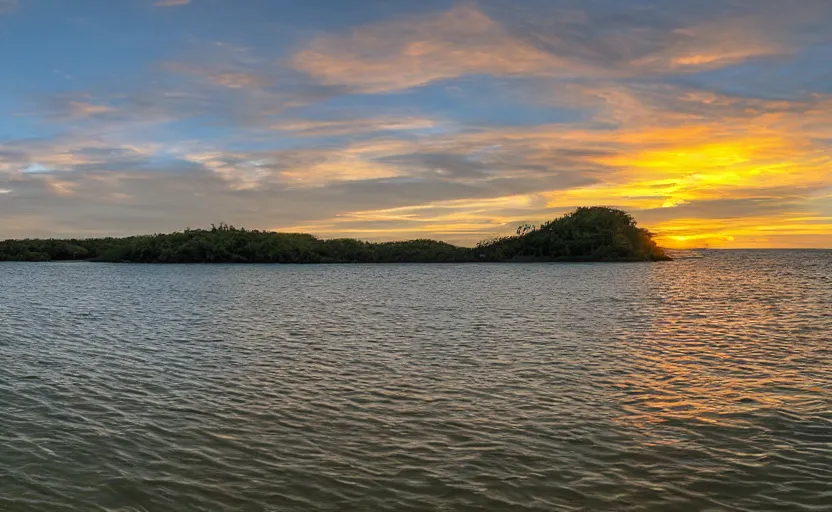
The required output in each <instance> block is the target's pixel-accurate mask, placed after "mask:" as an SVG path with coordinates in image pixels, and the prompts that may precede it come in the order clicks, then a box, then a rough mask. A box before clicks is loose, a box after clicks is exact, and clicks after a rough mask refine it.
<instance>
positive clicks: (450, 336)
mask: <svg viewBox="0 0 832 512" xmlns="http://www.w3.org/2000/svg"><path fill="white" fill-rule="evenodd" d="M713 254H715V256H713V257H712V256H710V255H709V256H708V257H707V258H703V259H697V260H684V259H683V260H679V261H677V262H674V263H670V264H666V265H665V264H662V265H642V264H633V265H516V266H513V265H470V266H465V265H463V266H453V265H447V266H446V265H435V266H422V265H412V266H407V265H403V266H396V265H391V266H324V267H314V266H313V267H292V266H289V267H270V266H250V267H249V266H174V267H165V266H158V267H153V266H127V265H125V266H120V265H114V266H108V265H19V264H14V265H0V318H2V319H3V322H4V323H3V325H4V329H3V330H0V346H2V348H3V350H2V351H0V404H3V405H4V407H5V409H4V411H3V412H4V414H2V415H0V509H4V510H5V509H9V510H14V509H16V508H17V509H26V508H27V507H29V508H30V509H37V510H73V509H74V510H93V509H96V508H101V507H104V508H105V509H107V508H109V509H116V510H117V509H122V510H123V509H128V510H129V508H126V507H132V509H138V510H142V509H145V510H217V509H229V510H234V509H240V510H273V509H280V510H314V509H323V510H336V509H338V510H345V509H355V510H397V511H398V510H429V509H445V510H507V509H510V510H556V509H557V510H561V509H562V510H704V509H714V510H722V509H738V510H755V511H756V510H777V509H781V510H784V509H785V510H801V509H806V510H813V508H812V507H815V508H814V510H817V509H823V507H824V506H826V505H828V504H829V502H830V495H829V494H828V492H829V491H828V489H825V487H824V483H825V482H828V481H832V469H830V468H832V449H830V446H832V413H830V410H832V408H830V407H829V392H830V389H832V370H830V368H832V348H830V347H829V345H828V333H829V332H832V317H830V314H829V310H828V304H830V303H832V295H830V293H831V292H830V287H829V286H828V281H827V280H826V279H825V277H827V276H829V275H832V257H830V256H831V255H830V253H775V252H771V253H769V252H763V253H757V252H752V253H741V252H739V253H720V252H715V253H713ZM126 312H129V314H127V313H126Z"/></svg>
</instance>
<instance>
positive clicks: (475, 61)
mask: <svg viewBox="0 0 832 512" xmlns="http://www.w3.org/2000/svg"><path fill="white" fill-rule="evenodd" d="M830 27H832V1H829V0H796V1H793V2H786V1H782V0H747V1H745V0H696V1H692V0H690V1H688V0H627V1H623V0H581V1H572V0H563V1H561V0H482V1H461V2H453V1H445V0H420V1H418V2H417V1H404V0H363V1H359V0H332V1H324V0H307V1H303V2H300V1H296V0H292V1H289V0H159V1H156V0H71V1H70V0H0V62H2V75H0V219H2V222H0V238H23V237H52V236H55V237H76V236H82V237H89V236H100V235H126V234H136V233H150V232H167V231H174V230H180V229H183V228H185V227H192V228H197V227H205V226H208V225H210V224H211V223H219V222H226V223H229V224H234V225H237V226H245V227H247V228H252V229H272V230H279V231H303V232H309V233H313V234H316V235H319V236H322V237H336V236H338V237H340V236H349V237H355V238H362V239H368V240H390V239H408V238H437V239H441V240H446V241H449V242H453V243H460V244H465V245H469V244H473V243H475V242H476V241H477V240H480V239H483V238H487V237H491V236H494V235H496V234H503V233H508V232H513V230H514V227H516V226H517V225H518V224H521V223H525V222H531V223H537V222H541V221H544V220H547V219H551V218H554V217H556V216H558V215H561V214H562V213H565V212H567V211H569V210H571V209H574V208H575V207H576V206H584V205H605V206H614V207H620V208H622V209H625V210H627V211H628V212H630V213H632V214H633V215H634V216H635V217H636V219H638V221H639V223H640V224H641V225H642V226H645V227H647V228H649V229H651V230H652V231H654V232H655V233H656V234H657V235H658V237H659V242H660V243H661V244H663V245H665V246H668V247H702V246H705V245H708V246H710V247H725V248H742V247H832V28H830Z"/></svg>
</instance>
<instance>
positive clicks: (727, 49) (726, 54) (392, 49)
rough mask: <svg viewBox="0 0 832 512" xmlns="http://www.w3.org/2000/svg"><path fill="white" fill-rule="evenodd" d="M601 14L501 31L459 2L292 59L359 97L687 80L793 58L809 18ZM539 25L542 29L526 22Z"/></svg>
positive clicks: (571, 15)
mask: <svg viewBox="0 0 832 512" xmlns="http://www.w3.org/2000/svg"><path fill="white" fill-rule="evenodd" d="M611 8H612V9H615V6H611ZM519 11H521V12H523V10H522V9H519ZM603 12H604V11H603V10H602V9H597V10H596V11H589V10H588V11H578V15H576V12H575V11H565V10H563V9H554V10H552V11H551V12H545V13H536V15H527V16H526V18H524V19H522V20H520V21H518V20H514V23H512V20H511V17H509V19H507V20H506V22H505V23H501V22H498V21H496V20H494V19H493V18H491V17H490V16H488V15H487V14H486V13H485V12H484V11H483V10H482V9H480V8H479V7H477V6H476V5H474V4H469V3H464V4H460V5H458V6H456V7H454V8H453V9H451V10H449V11H446V12H444V13H441V14H439V15H433V16H421V17H413V18H410V19H401V20H395V21H385V22H381V23H377V24H374V25H367V26H363V27H359V28H356V29H354V30H352V31H351V32H348V33H343V34H335V35H324V36H319V37H317V38H315V39H314V40H312V41H311V42H310V43H309V44H308V45H307V46H306V47H305V48H303V49H301V50H299V51H298V52H297V53H295V55H294V56H293V57H292V65H293V66H294V67H295V68H296V69H298V70H300V71H303V72H305V73H307V74H309V75H310V76H311V77H313V78H314V79H316V80H317V81H319V82H320V83H323V84H326V85H332V86H335V85H338V86H346V87H349V88H351V89H352V90H355V91H360V92H364V93H377V92H384V91H392V90H399V89H406V88H411V87H418V86H423V85H426V84H429V83H432V82H436V81H440V80H446V79H452V78H456V77H460V76H465V75H494V76H515V77H516V76H540V77H552V78H568V79H572V78H581V77H583V78H604V77H607V78H612V77H617V78H622V77H631V76H644V75H645V74H653V75H660V74H668V73H670V74H673V73H689V72H694V71H702V70H708V69H717V68H722V67H726V66H730V65H733V64H737V63H740V62H744V61H748V60H751V59H758V58H763V57H775V56H780V55H787V54H790V53H793V52H794V51H795V49H796V46H797V45H798V43H799V41H797V40H794V38H793V37H792V35H793V33H792V32H793V29H795V28H796V27H799V26H801V24H805V23H806V22H807V19H811V16H812V12H814V10H812V9H807V10H793V11H782V10H781V9H777V10H776V13H777V14H778V15H779V16H775V15H774V14H773V13H772V8H769V9H758V10H757V11H754V12H752V13H747V12H743V11H739V12H727V13H725V12H724V13H719V12H718V11H717V12H716V15H715V16H713V17H711V18H708V19H705V20H703V21H701V22H697V23H693V24H691V25H681V26H680V25H674V24H671V23H667V22H665V23H664V24H656V25H649V26H647V25H644V24H643V22H640V21H639V20H638V18H632V17H631V18H622V17H613V16H609V17H606V18H603V17H602V16H601V15H600V14H599V13H603ZM535 17H536V18H537V19H539V20H542V21H539V22H535V21H530V18H535ZM790 29H792V30H790Z"/></svg>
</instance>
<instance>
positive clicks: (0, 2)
mask: <svg viewBox="0 0 832 512" xmlns="http://www.w3.org/2000/svg"><path fill="white" fill-rule="evenodd" d="M17 5H18V0H0V14H3V13H4V12H9V11H12V10H14V9H16V8H17Z"/></svg>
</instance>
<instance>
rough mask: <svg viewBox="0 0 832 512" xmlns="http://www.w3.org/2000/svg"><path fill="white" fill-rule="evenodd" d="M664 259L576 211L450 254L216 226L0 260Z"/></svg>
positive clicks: (49, 248) (595, 212)
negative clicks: (537, 225)
mask: <svg viewBox="0 0 832 512" xmlns="http://www.w3.org/2000/svg"><path fill="white" fill-rule="evenodd" d="M666 259H669V258H668V257H667V255H666V254H665V253H664V252H663V251H662V250H661V249H660V248H659V247H658V246H657V245H656V243H655V242H654V241H653V240H652V238H651V235H650V233H649V232H648V231H647V230H645V229H642V228H639V227H637V225H636V223H635V220H634V219H633V218H632V217H631V216H630V215H629V214H627V213H625V212H622V211H620V210H615V209H612V208H603V207H592V208H578V210H576V211H575V212H573V213H570V214H569V215H566V216H564V217H561V218H559V219H556V220H554V221H551V222H547V223H545V224H543V225H541V226H539V227H535V226H531V225H525V226H521V227H520V228H518V230H517V234H516V235H515V236H508V237H502V238H496V239H493V240H488V241H485V242H481V243H480V244H478V245H477V247H475V248H473V249H471V248H464V247H457V246H454V245H451V244H447V243H444V242H437V241H433V240H411V241H407V242H382V243H371V242H363V241H360V240H352V239H343V238H342V239H333V240H321V239H318V238H315V237H314V236H312V235H306V234H294V233H273V232H270V231H250V230H246V229H237V228H234V227H233V226H227V225H225V224H220V225H219V226H212V227H211V229H208V230H205V229H188V230H185V231H183V232H177V233H171V234H158V235H146V236H132V237H127V238H97V239H81V240H76V239H73V240H59V239H48V240H7V241H5V242H0V261H71V260H88V261H107V262H136V263H394V262H414V263H416V262H420V263H434V262H473V261H659V260H666Z"/></svg>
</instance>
